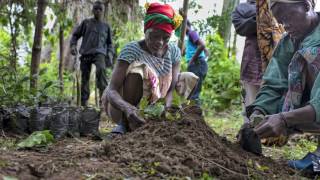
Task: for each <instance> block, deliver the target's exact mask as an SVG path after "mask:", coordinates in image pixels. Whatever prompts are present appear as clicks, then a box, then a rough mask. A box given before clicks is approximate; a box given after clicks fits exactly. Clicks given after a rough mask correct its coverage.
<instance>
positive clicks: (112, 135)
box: [106, 124, 127, 140]
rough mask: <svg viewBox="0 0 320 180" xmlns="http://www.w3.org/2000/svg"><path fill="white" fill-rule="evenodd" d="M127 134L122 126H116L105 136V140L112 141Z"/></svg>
mask: <svg viewBox="0 0 320 180" xmlns="http://www.w3.org/2000/svg"><path fill="white" fill-rule="evenodd" d="M126 132H127V128H126V127H125V126H124V125H122V124H118V125H117V126H116V127H114V128H113V129H112V130H111V132H110V133H109V134H108V135H107V136H106V139H108V140H112V139H114V138H116V137H119V136H121V135H123V134H125V133H126Z"/></svg>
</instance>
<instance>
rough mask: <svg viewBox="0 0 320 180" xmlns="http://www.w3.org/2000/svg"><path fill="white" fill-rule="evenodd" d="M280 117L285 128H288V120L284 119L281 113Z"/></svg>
mask: <svg viewBox="0 0 320 180" xmlns="http://www.w3.org/2000/svg"><path fill="white" fill-rule="evenodd" d="M279 115H280V118H281V120H282V121H283V123H284V125H285V127H288V123H287V120H286V118H285V117H284V115H283V113H282V112H281V113H279Z"/></svg>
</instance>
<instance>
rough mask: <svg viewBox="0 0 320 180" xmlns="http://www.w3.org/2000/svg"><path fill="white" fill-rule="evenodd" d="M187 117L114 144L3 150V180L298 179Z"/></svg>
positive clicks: (71, 142) (73, 142) (193, 114)
mask: <svg viewBox="0 0 320 180" xmlns="http://www.w3.org/2000/svg"><path fill="white" fill-rule="evenodd" d="M185 113H186V114H184V115H183V118H182V119H181V120H177V121H160V120H152V121H149V122H148V123H147V124H146V125H144V126H143V127H141V128H139V129H137V130H136V131H134V132H131V133H127V134H126V135H123V136H120V137H116V138H115V139H113V140H106V141H102V142H99V141H92V140H90V139H87V138H81V139H72V138H66V139H63V140H60V141H58V142H56V143H54V144H53V145H50V146H49V147H47V148H38V149H31V150H3V149H2V150H0V154H1V155H0V174H2V175H5V176H14V177H17V178H19V179H87V178H89V179H121V178H130V179H181V178H185V179H190V178H191V179H198V178H201V177H204V176H205V175H209V176H211V177H216V178H219V179H288V178H290V179H299V177H298V176H296V175H295V172H293V171H292V170H291V169H288V168H286V166H285V165H284V164H283V163H280V162H275V161H273V160H272V159H270V158H266V157H259V156H256V155H254V154H251V153H248V152H245V151H243V150H242V149H241V148H240V147H239V146H238V145H237V144H233V143H230V142H228V141H227V140H226V139H225V138H223V137H220V136H219V135H218V134H216V133H215V132H213V131H212V130H211V129H210V128H209V127H208V126H207V124H206V123H205V121H204V119H203V117H202V116H201V115H200V114H201V113H199V111H195V110H194V109H192V108H190V109H189V110H188V109H186V110H185ZM0 146H1V145H0Z"/></svg>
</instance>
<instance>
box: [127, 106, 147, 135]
mask: <svg viewBox="0 0 320 180" xmlns="http://www.w3.org/2000/svg"><path fill="white" fill-rule="evenodd" d="M138 112H139V111H138V109H137V108H136V107H135V106H130V107H127V109H126V116H127V119H128V122H129V127H130V129H131V130H135V129H137V128H139V127H140V126H142V125H143V124H145V123H146V121H145V120H144V119H143V118H141V117H140V116H139V115H138Z"/></svg>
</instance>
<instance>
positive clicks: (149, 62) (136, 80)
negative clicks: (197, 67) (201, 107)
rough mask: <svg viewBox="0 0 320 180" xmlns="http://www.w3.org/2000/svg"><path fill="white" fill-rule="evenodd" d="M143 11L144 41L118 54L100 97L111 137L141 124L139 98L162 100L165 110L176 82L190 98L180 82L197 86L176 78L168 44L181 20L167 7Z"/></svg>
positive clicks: (173, 50) (175, 56) (176, 60)
mask: <svg viewBox="0 0 320 180" xmlns="http://www.w3.org/2000/svg"><path fill="white" fill-rule="evenodd" d="M146 9H147V10H146V16H145V18H144V33H145V38H144V39H143V40H140V41H134V42H130V43H128V44H127V45H126V46H125V47H124V48H123V49H122V50H121V52H120V55H119V56H118V58H117V63H116V66H115V69H114V71H113V74H112V77H111V82H110V85H109V86H108V88H107V89H106V91H105V93H104V97H103V101H104V105H105V110H106V111H107V114H108V115H109V116H110V117H111V119H112V120H113V121H114V122H116V123H117V124H118V126H117V127H116V128H114V129H113V130H112V133H113V134H123V133H125V132H127V131H132V130H134V129H136V128H138V127H140V126H141V125H143V124H144V123H145V120H144V119H143V118H141V117H140V116H139V114H138V109H137V105H138V104H139V102H140V100H141V99H142V97H146V98H147V99H148V101H149V103H154V102H156V101H157V100H158V99H160V98H165V100H166V106H167V107H170V106H171V101H172V92H173V90H174V89H175V87H177V86H176V84H177V81H178V79H181V82H182V83H178V84H179V87H178V92H180V94H184V95H186V94H190V93H191V92H189V93H186V91H190V89H192V88H188V87H186V86H185V83H183V82H188V83H189V85H190V84H191V87H193V86H195V84H196V82H197V77H196V76H194V75H191V76H190V74H189V75H186V74H184V75H180V78H179V71H180V58H181V53H180V49H179V48H178V47H177V45H175V44H173V43H169V40H170V37H171V35H172V33H173V31H174V30H175V29H176V28H178V27H179V26H180V24H181V22H182V17H181V16H180V15H179V14H177V13H175V11H174V10H173V9H172V7H171V6H170V5H168V4H160V3H152V4H147V6H146ZM186 77H191V78H186ZM186 79H188V80H186ZM190 79H192V80H191V81H190ZM181 89H183V90H181ZM181 91H182V92H181Z"/></svg>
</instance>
